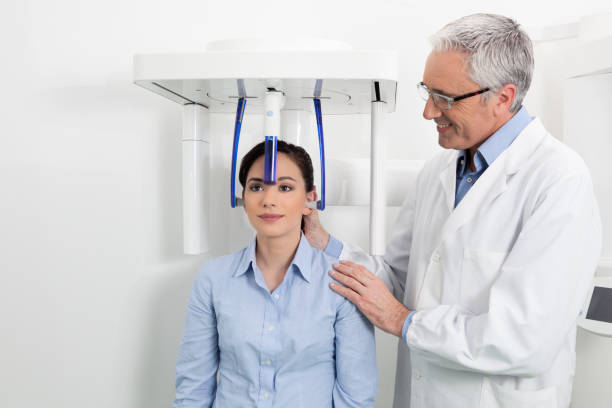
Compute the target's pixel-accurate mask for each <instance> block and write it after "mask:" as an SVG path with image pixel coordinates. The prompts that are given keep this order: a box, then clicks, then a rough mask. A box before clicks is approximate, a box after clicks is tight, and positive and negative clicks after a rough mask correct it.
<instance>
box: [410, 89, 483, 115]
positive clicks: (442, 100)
mask: <svg viewBox="0 0 612 408" xmlns="http://www.w3.org/2000/svg"><path fill="white" fill-rule="evenodd" d="M416 87H417V92H418V93H419V96H420V97H421V98H423V100H424V101H428V100H429V98H431V99H432V100H433V103H434V105H436V107H437V108H438V109H440V110H444V111H446V110H450V108H452V106H453V103H455V102H457V101H460V100H462V99H465V98H469V97H472V96H476V95H480V94H482V93H485V92H487V91H489V88H482V89H479V90H477V91H476V92H470V93H466V94H463V95H459V96H455V97H454V98H452V97H450V96H446V95H442V94H439V93H435V92H431V91H430V90H429V88H427V85H425V84H424V83H423V82H419V83H418V84H417V85H416Z"/></svg>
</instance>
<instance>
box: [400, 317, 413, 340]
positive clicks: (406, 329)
mask: <svg viewBox="0 0 612 408" xmlns="http://www.w3.org/2000/svg"><path fill="white" fill-rule="evenodd" d="M415 313H416V310H413V311H412V312H410V313H408V316H406V320H404V326H403V327H402V339H404V341H406V333H407V332H408V327H410V323H412V316H413V315H414V314H415Z"/></svg>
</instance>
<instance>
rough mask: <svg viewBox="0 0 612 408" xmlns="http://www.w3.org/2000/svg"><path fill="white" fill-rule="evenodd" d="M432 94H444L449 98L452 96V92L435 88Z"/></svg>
mask: <svg viewBox="0 0 612 408" xmlns="http://www.w3.org/2000/svg"><path fill="white" fill-rule="evenodd" d="M431 92H433V93H438V94H442V95H444V96H449V95H452V92H446V91H444V90H442V89H438V88H433V89H431Z"/></svg>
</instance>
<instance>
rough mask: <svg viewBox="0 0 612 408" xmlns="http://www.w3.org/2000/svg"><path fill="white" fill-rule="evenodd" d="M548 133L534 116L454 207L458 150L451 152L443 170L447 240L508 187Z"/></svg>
mask: <svg viewBox="0 0 612 408" xmlns="http://www.w3.org/2000/svg"><path fill="white" fill-rule="evenodd" d="M546 133H547V132H546V129H544V126H543V125H542V122H541V121H540V119H538V118H535V119H534V120H532V121H531V122H530V123H529V124H528V125H527V126H526V127H525V128H524V129H523V131H521V133H520V134H519V135H518V136H517V137H516V139H515V140H514V142H513V143H512V144H511V145H510V146H508V148H507V149H506V150H504V151H503V152H502V153H501V154H500V155H499V157H498V158H497V159H496V160H495V161H494V162H493V163H491V166H489V167H488V168H487V170H486V171H485V172H484V173H483V174H482V176H480V178H479V179H478V181H477V182H476V183H475V184H474V186H473V187H472V188H471V189H470V190H469V191H468V192H467V194H466V195H465V197H464V198H463V199H462V200H461V201H460V202H459V204H458V205H457V207H456V208H454V204H455V188H456V174H457V173H456V172H457V167H456V163H457V156H458V152H457V151H455V152H453V153H452V154H449V157H448V163H447V166H446V168H445V169H444V170H443V171H442V173H441V174H440V182H441V183H442V188H443V190H444V193H445V198H446V205H447V207H448V211H449V216H448V219H447V220H446V224H445V225H444V228H443V230H442V234H441V239H442V240H445V239H446V238H447V237H448V236H449V235H450V234H453V233H454V232H455V231H456V230H458V229H459V228H460V227H461V226H462V225H464V224H465V223H467V222H468V221H469V220H470V219H472V217H473V216H474V215H476V213H477V212H478V209H479V208H481V207H483V206H486V205H487V204H489V203H490V202H492V201H493V200H494V199H495V198H496V197H497V196H499V195H500V194H502V193H503V192H504V191H506V189H507V188H508V185H507V181H508V179H509V178H510V177H511V176H512V175H513V174H515V173H516V172H517V171H518V170H519V169H520V168H521V166H522V165H523V164H525V163H526V161H527V159H528V158H529V156H531V154H533V152H534V151H535V150H536V148H537V147H538V146H539V145H540V143H542V141H543V139H544V136H545V135H546Z"/></svg>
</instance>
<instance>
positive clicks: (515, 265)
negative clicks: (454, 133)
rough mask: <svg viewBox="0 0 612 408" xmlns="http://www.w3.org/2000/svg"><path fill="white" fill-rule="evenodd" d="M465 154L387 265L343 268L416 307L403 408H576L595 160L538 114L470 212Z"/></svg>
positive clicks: (439, 167) (438, 169)
mask: <svg viewBox="0 0 612 408" xmlns="http://www.w3.org/2000/svg"><path fill="white" fill-rule="evenodd" d="M456 161H457V151H455V150H447V151H443V152H441V153H440V154H438V155H437V156H435V157H434V158H433V159H432V160H430V161H429V162H427V163H426V165H425V167H424V168H423V170H422V171H421V173H420V174H419V177H418V179H417V182H416V185H415V187H414V189H413V191H412V192H411V193H410V194H409V197H408V198H407V200H406V202H405V203H404V205H403V208H402V210H401V212H400V214H399V218H398V220H397V222H396V223H395V228H394V231H393V233H392V237H391V239H390V241H389V244H388V245H387V249H386V253H385V255H384V257H382V258H381V257H370V256H368V255H367V254H365V253H364V252H363V251H361V250H360V249H359V248H356V247H354V246H352V245H350V244H347V243H344V248H343V251H342V254H341V255H340V257H341V259H349V260H352V261H355V262H359V263H362V264H364V265H365V266H367V267H368V268H369V269H370V270H372V271H374V272H375V273H376V274H377V275H379V276H380V277H382V278H383V280H384V281H385V283H386V284H387V286H389V288H390V289H391V290H392V291H393V293H394V294H395V296H396V297H397V298H398V299H401V300H403V303H404V304H405V305H406V306H407V307H408V308H409V309H411V310H416V311H417V312H416V313H415V314H414V318H413V320H412V324H411V326H410V327H409V329H408V331H407V336H406V338H407V340H406V341H405V342H404V341H400V342H399V347H398V362H397V375H396V384H395V403H394V406H395V407H396V408H404V407H410V408H421V407H423V408H453V407H457V408H466V407H470V408H473V407H486V408H523V407H524V408H526V407H529V408H553V407H554V408H557V407H563V408H567V407H568V406H569V404H570V399H571V390H572V380H573V376H574V368H575V339H576V319H577V317H578V313H579V310H580V308H581V306H582V304H583V302H584V300H585V296H586V294H587V292H588V290H589V288H590V285H591V283H592V278H593V275H594V272H595V268H596V265H597V261H598V258H599V255H600V250H601V222H600V218H599V211H598V207H597V204H596V201H595V197H594V193H593V187H592V183H591V178H590V175H589V172H588V170H587V168H586V166H585V164H584V162H583V161H582V159H581V158H580V157H579V156H578V155H577V154H575V153H574V152H573V151H571V150H570V149H569V148H568V147H566V146H565V145H563V144H562V143H561V142H559V141H557V140H555V139H554V138H553V137H552V136H550V135H549V134H548V133H547V132H546V130H545V129H544V127H543V126H542V123H541V122H540V120H539V119H537V118H536V119H534V120H533V121H532V122H531V123H530V124H529V125H528V126H527V127H526V128H525V129H524V130H523V131H522V132H521V134H520V135H519V136H518V137H517V138H516V139H515V141H514V142H513V143H512V144H511V145H510V146H509V147H508V148H507V149H506V150H505V151H504V152H503V153H502V154H501V155H500V156H499V157H498V158H497V159H496V160H495V161H494V162H493V163H492V164H491V166H490V167H489V168H488V169H487V170H486V171H485V172H484V173H483V174H482V176H481V177H480V178H479V179H478V181H477V182H476V183H475V184H474V186H473V187H472V188H471V189H470V190H469V192H468V193H467V194H466V195H465V197H464V198H463V200H462V201H461V202H460V203H459V205H458V206H457V207H456V208H455V209H453V205H454V199H455V180H456Z"/></svg>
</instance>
